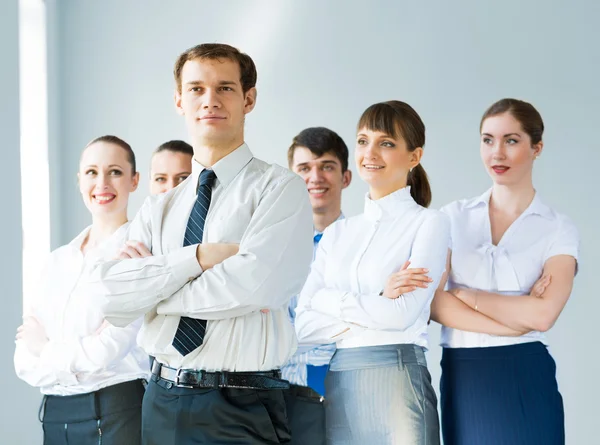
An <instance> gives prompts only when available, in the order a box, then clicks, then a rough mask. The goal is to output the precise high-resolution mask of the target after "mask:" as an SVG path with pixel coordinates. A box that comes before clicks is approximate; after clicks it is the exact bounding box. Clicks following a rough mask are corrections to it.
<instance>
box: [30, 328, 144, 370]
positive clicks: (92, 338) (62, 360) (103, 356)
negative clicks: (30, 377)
mask: <svg viewBox="0 0 600 445" xmlns="http://www.w3.org/2000/svg"><path fill="white" fill-rule="evenodd" d="M141 326H142V318H140V319H138V320H136V321H135V322H134V323H131V324H130V325H129V326H127V327H125V328H119V327H115V326H107V327H106V328H104V329H103V330H102V331H101V332H100V333H98V334H91V335H88V336H85V337H82V338H78V339H72V340H69V341H64V342H58V341H50V342H48V344H47V345H46V347H45V348H44V350H43V351H42V354H41V355H40V364H41V366H43V367H44V368H48V369H53V370H55V371H56V372H57V373H67V374H73V373H94V372H99V371H102V370H104V369H107V368H110V367H111V366H112V365H114V364H115V363H117V362H118V361H120V360H123V359H124V358H125V356H127V354H128V353H129V352H130V351H131V349H132V348H134V347H135V346H136V338H137V333H138V331H139V329H140V327H141Z"/></svg>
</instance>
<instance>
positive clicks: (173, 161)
mask: <svg viewBox="0 0 600 445" xmlns="http://www.w3.org/2000/svg"><path fill="white" fill-rule="evenodd" d="M191 172H192V156H191V155H189V154H187V153H181V152H176V151H171V150H163V151H160V152H158V153H156V154H155V155H154V156H152V165H151V167H150V194H152V195H157V194H159V193H165V192H168V191H169V190H171V189H173V188H175V187H176V186H178V185H179V184H181V183H182V182H183V181H185V179H186V178H187V177H188V176H189V175H191Z"/></svg>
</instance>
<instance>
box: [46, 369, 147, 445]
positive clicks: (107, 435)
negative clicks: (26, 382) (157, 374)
mask: <svg viewBox="0 0 600 445" xmlns="http://www.w3.org/2000/svg"><path fill="white" fill-rule="evenodd" d="M143 397H144V385H143V383H142V381H141V380H136V381H132V382H126V383H120V384H118V385H113V386H109V387H107V388H103V389H100V390H98V391H95V392H92V393H87V394H78V395H74V396H64V397H60V396H46V397H44V400H43V401H42V404H43V406H42V409H43V417H42V425H43V429H44V445H98V444H101V445H138V444H140V443H141V423H142V398H143Z"/></svg>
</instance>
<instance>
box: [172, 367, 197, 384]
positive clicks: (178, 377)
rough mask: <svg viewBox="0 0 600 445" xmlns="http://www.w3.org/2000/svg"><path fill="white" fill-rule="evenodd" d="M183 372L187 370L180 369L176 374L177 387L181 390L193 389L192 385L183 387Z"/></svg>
mask: <svg viewBox="0 0 600 445" xmlns="http://www.w3.org/2000/svg"><path fill="white" fill-rule="evenodd" d="M182 371H185V369H182V368H178V369H177V372H176V373H175V386H177V387H179V388H193V386H192V385H183V384H182V383H180V381H179V379H180V378H181V372H182Z"/></svg>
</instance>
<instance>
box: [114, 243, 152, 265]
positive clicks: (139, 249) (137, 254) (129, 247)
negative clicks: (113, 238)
mask: <svg viewBox="0 0 600 445" xmlns="http://www.w3.org/2000/svg"><path fill="white" fill-rule="evenodd" d="M149 256H152V252H150V250H149V249H148V248H147V247H146V245H145V244H144V243H141V242H139V241H133V240H131V241H127V242H125V245H124V246H123V247H121V250H119V254H118V255H117V257H116V258H115V259H117V260H128V259H131V258H145V257H149Z"/></svg>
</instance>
